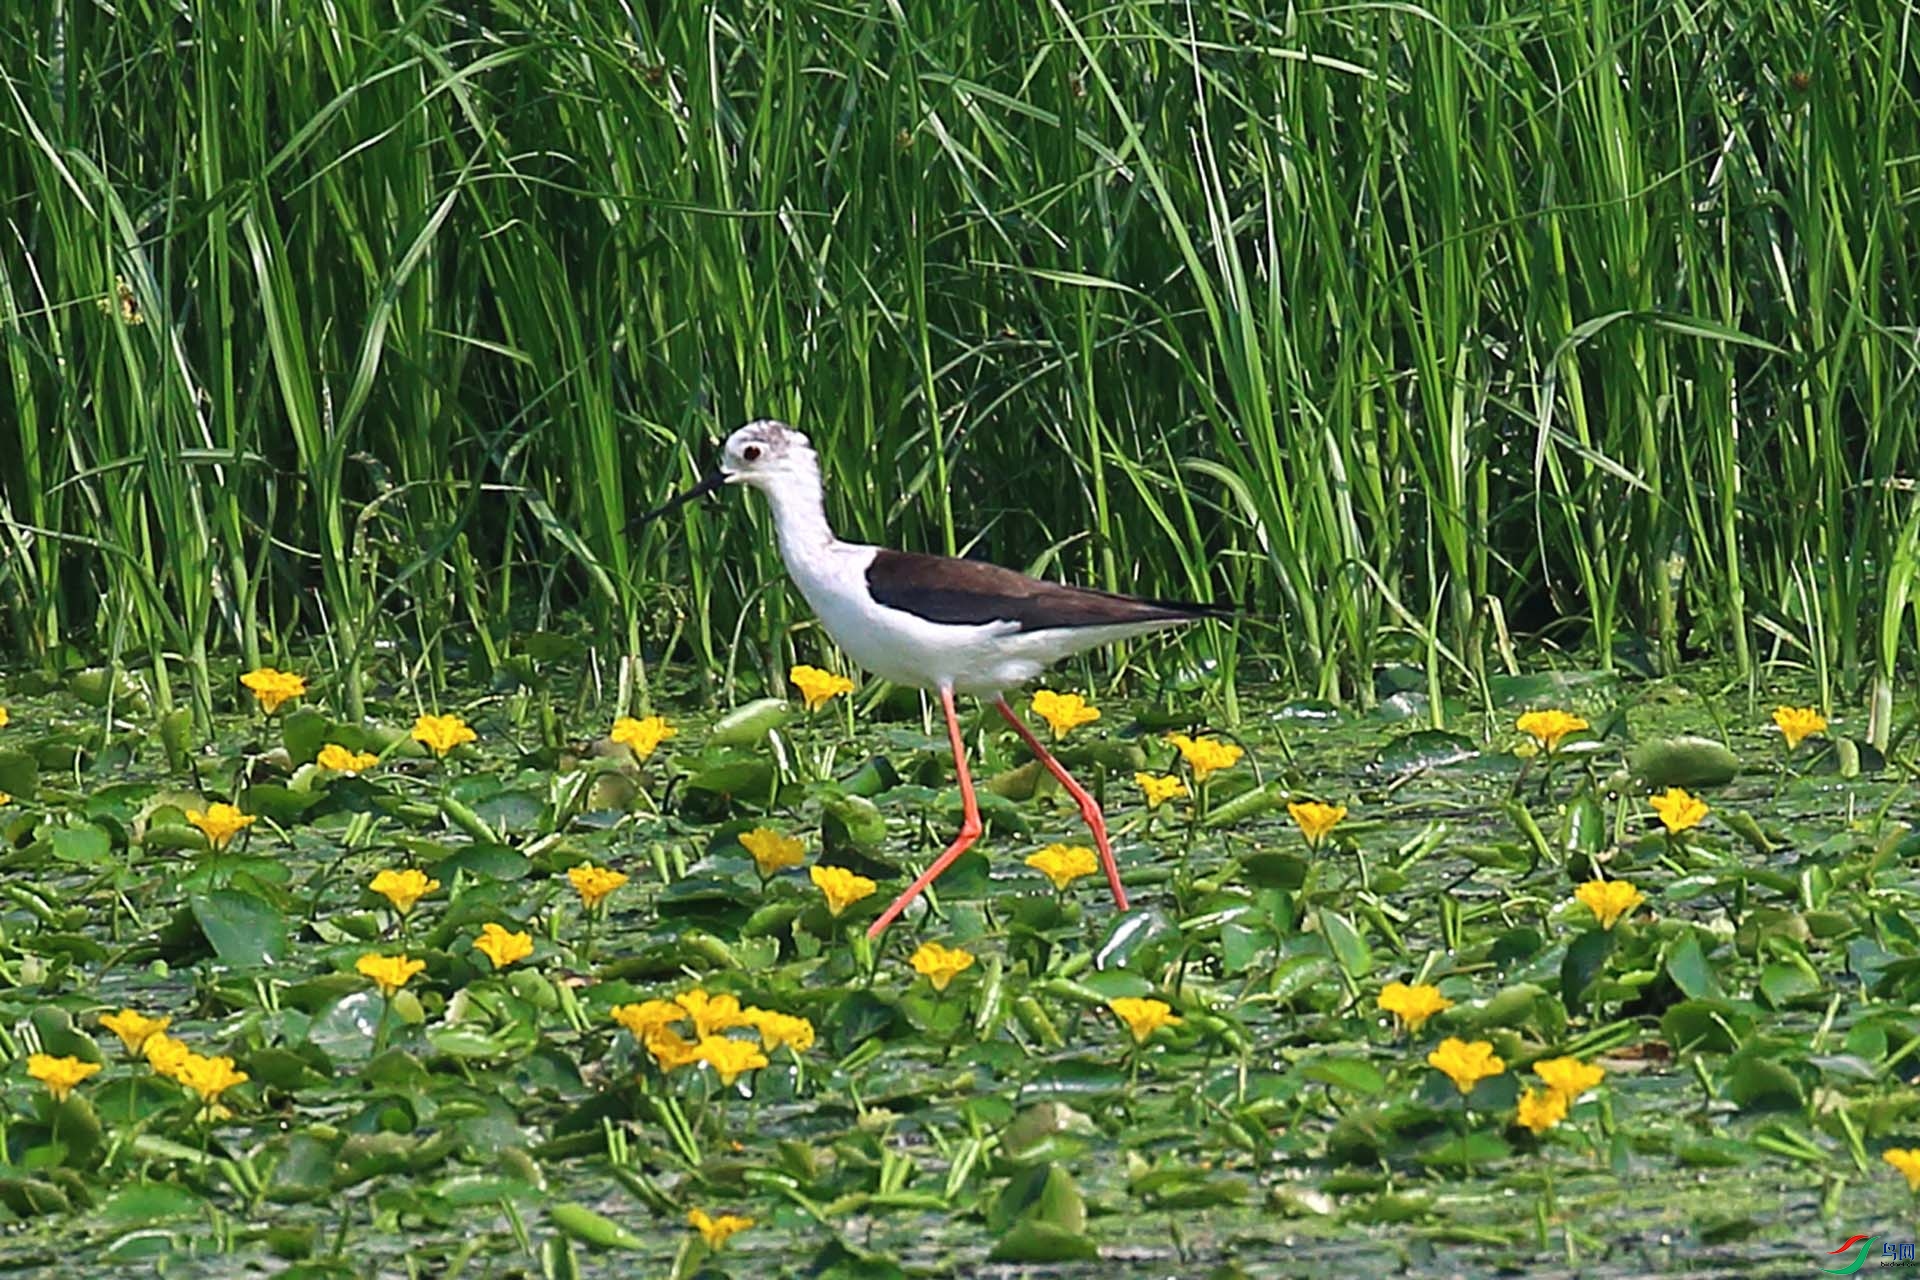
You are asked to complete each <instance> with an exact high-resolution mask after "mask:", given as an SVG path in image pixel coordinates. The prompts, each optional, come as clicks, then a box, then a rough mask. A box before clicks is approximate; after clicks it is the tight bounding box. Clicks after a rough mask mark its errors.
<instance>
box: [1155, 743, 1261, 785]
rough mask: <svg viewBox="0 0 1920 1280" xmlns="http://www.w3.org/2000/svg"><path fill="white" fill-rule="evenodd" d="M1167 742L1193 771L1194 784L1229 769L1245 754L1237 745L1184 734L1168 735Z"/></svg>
mask: <svg viewBox="0 0 1920 1280" xmlns="http://www.w3.org/2000/svg"><path fill="white" fill-rule="evenodd" d="M1167 741H1168V742H1170V743H1172V744H1173V745H1174V746H1175V747H1177V748H1178V749H1179V751H1180V758H1181V759H1182V760H1185V761H1186V762H1187V768H1189V769H1191V770H1193V780H1194V781H1195V782H1205V781H1206V780H1207V775H1208V774H1212V773H1218V772H1219V771H1220V770H1222V769H1231V768H1232V767H1233V766H1234V765H1235V764H1236V763H1238V762H1239V760H1240V757H1241V756H1243V755H1245V754H1246V752H1245V751H1244V750H1242V749H1241V748H1240V747H1239V746H1238V745H1237V744H1235V743H1232V742H1221V741H1220V740H1219V739H1217V738H1190V737H1188V736H1187V735H1186V734H1184V733H1170V734H1168V735H1167Z"/></svg>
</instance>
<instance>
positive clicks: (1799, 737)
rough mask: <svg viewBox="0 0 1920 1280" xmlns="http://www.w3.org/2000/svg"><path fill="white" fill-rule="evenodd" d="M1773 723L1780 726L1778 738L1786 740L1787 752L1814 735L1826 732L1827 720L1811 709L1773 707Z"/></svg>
mask: <svg viewBox="0 0 1920 1280" xmlns="http://www.w3.org/2000/svg"><path fill="white" fill-rule="evenodd" d="M1773 722H1774V723H1775V724H1776V725H1778V726H1780V736H1781V737H1783V738H1785V739H1786V740H1787V750H1789V751H1791V750H1793V749H1794V748H1795V747H1797V746H1799V745H1800V744H1801V743H1802V742H1803V741H1805V740H1806V739H1808V738H1811V737H1812V736H1813V735H1814V734H1816V733H1825V732H1826V731H1827V718H1826V717H1825V716H1823V715H1821V714H1820V713H1819V712H1818V711H1816V710H1814V709H1813V708H1812V707H1775V708H1774V709H1773Z"/></svg>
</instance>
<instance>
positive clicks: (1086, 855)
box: [1027, 844, 1100, 891]
mask: <svg viewBox="0 0 1920 1280" xmlns="http://www.w3.org/2000/svg"><path fill="white" fill-rule="evenodd" d="M1027 865H1028V866H1030V867H1032V868H1033V869H1034V870H1035V871H1038V872H1039V873H1040V874H1041V875H1043V876H1045V877H1046V878H1047V879H1049V880H1051V881H1053V887H1054V888H1055V889H1056V890H1063V891H1064V890H1065V889H1066V887H1067V886H1068V885H1070V884H1072V883H1073V882H1074V881H1075V880H1078V879H1079V878H1080V877H1081V876H1086V875H1092V874H1093V873H1094V872H1096V871H1098V870H1099V869H1100V863H1099V862H1098V861H1097V860H1096V859H1095V858H1094V856H1093V850H1091V849H1087V848H1083V847H1080V846H1077V845H1065V844H1050V845H1048V846H1047V847H1046V848H1044V849H1042V850H1041V851H1040V852H1038V853H1034V854H1029V855H1027Z"/></svg>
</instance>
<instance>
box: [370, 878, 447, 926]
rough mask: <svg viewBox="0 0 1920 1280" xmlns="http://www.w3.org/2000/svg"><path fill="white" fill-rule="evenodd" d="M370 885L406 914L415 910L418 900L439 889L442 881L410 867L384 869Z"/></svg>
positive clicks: (395, 907) (394, 907)
mask: <svg viewBox="0 0 1920 1280" xmlns="http://www.w3.org/2000/svg"><path fill="white" fill-rule="evenodd" d="M368 887H369V888H371V889H372V890H373V891H374V892H375V893H377V894H379V895H380V896H381V897H383V898H385V899H386V900H387V901H388V902H391V903H392V904H393V909H394V910H395V911H398V912H399V913H400V914H401V915H403V916H404V915H406V914H407V913H408V912H409V911H412V910H413V906H414V904H415V903H416V902H418V901H420V899H422V898H424V897H426V896H427V895H428V894H430V893H432V892H433V891H434V890H435V889H438V888H439V887H440V882H439V881H438V880H429V879H427V876H426V873H425V872H423V871H417V870H415V869H414V868H412V867H408V868H407V869H406V870H404V871H394V870H392V869H388V870H386V871H382V872H381V873H380V874H379V875H377V876H375V877H374V878H373V883H372V884H371V885H369V886H368Z"/></svg>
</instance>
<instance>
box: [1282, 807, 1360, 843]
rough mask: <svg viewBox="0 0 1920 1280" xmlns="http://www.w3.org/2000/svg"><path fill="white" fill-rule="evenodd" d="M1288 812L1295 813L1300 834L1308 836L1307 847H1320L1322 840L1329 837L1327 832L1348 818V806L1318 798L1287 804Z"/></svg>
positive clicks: (1295, 821) (1294, 819)
mask: <svg viewBox="0 0 1920 1280" xmlns="http://www.w3.org/2000/svg"><path fill="white" fill-rule="evenodd" d="M1287 812H1288V813H1290V814H1292V815H1293V821H1294V824H1295V825H1296V826H1298V827H1299V828H1300V834H1301V835H1303V836H1305V837H1306V838H1307V847H1308V848H1311V849H1318V848H1319V847H1320V842H1321V841H1322V840H1325V839H1326V838H1327V833H1328V832H1330V831H1332V830H1333V829H1334V828H1335V827H1337V826H1339V825H1340V824H1341V823H1342V822H1343V821H1345V820H1346V816H1347V806H1345V805H1343V804H1321V803H1320V802H1319V801H1318V800H1296V801H1294V802H1293V803H1291V804H1289V805H1288V806H1287Z"/></svg>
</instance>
